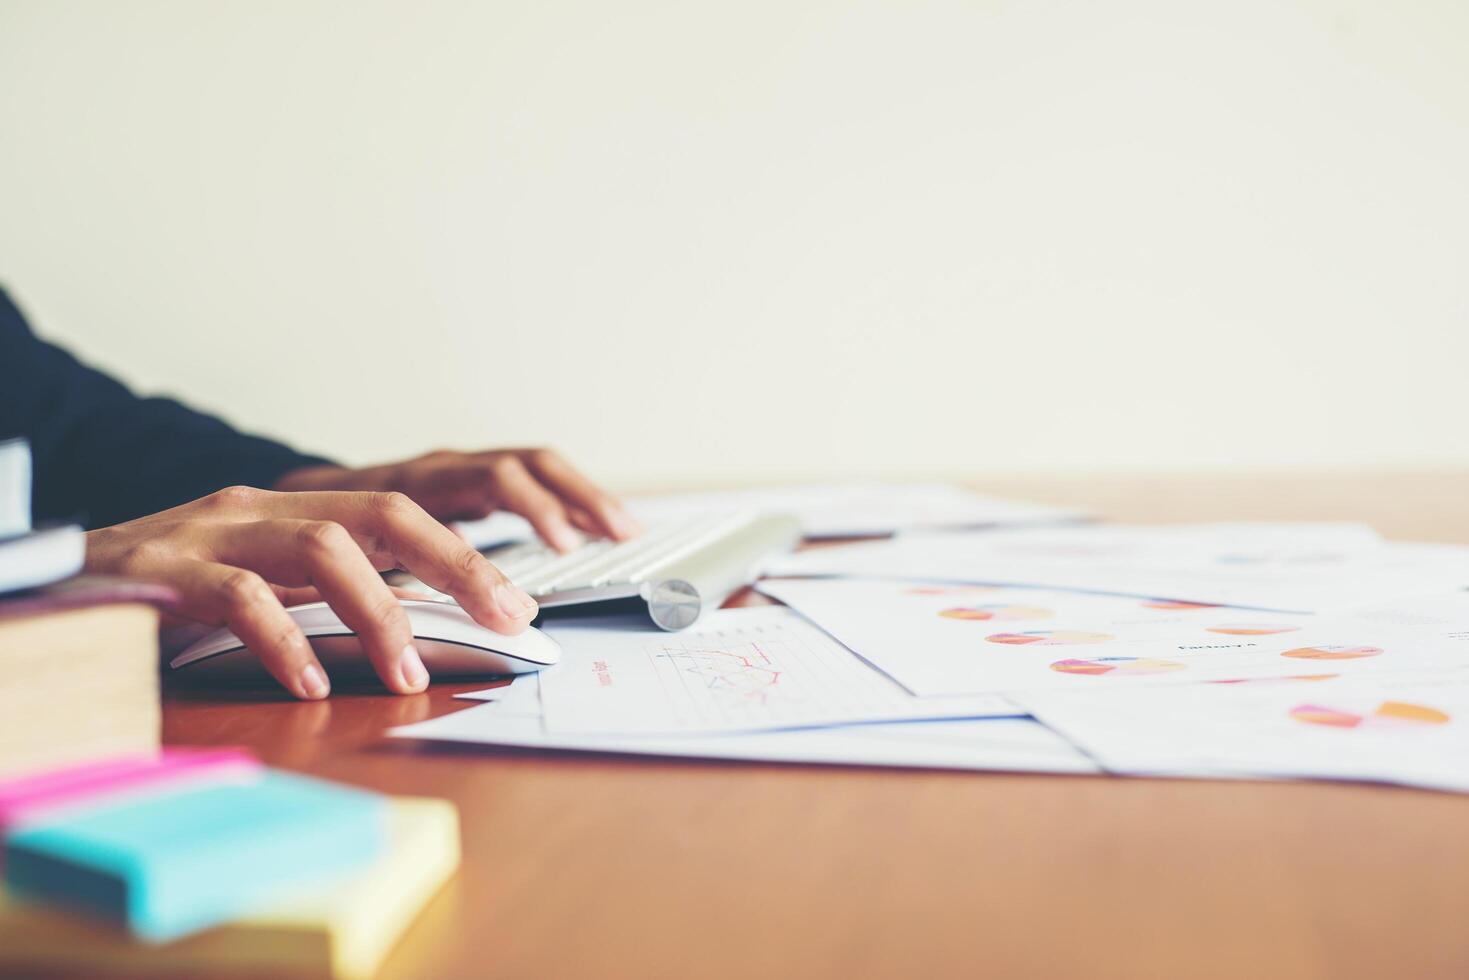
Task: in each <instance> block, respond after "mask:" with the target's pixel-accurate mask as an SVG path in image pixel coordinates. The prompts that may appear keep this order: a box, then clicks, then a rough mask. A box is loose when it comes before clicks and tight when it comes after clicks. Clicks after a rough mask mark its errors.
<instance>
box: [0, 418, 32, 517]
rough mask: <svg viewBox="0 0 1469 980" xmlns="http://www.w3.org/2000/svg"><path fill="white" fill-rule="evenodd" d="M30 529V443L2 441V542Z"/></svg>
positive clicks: (0, 460) (0, 466) (0, 458)
mask: <svg viewBox="0 0 1469 980" xmlns="http://www.w3.org/2000/svg"><path fill="white" fill-rule="evenodd" d="M30 529H31V447H30V443H28V442H26V441H25V440H24V439H0V541H3V540H4V539H6V538H9V537H13V536H15V535H17V534H24V533H25V532H27V531H29V530H30Z"/></svg>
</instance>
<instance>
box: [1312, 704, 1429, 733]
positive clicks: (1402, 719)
mask: <svg viewBox="0 0 1469 980" xmlns="http://www.w3.org/2000/svg"><path fill="white" fill-rule="evenodd" d="M1290 716H1291V717H1292V718H1294V719H1295V720H1296V721H1303V722H1306V723H1307V724H1308V725H1322V726H1325V727H1326V728H1364V727H1366V728H1389V727H1390V728H1427V727H1429V726H1432V725H1443V724H1447V723H1448V721H1449V716H1448V714H1447V713H1445V712H1443V711H1439V710H1438V709H1437V708H1430V707H1428V706H1427V705H1423V704H1409V703H1408V702H1406V701H1384V702H1382V703H1381V704H1379V705H1378V706H1377V707H1376V708H1375V709H1373V710H1372V711H1370V712H1367V713H1365V714H1362V713H1358V712H1355V711H1343V710H1342V709H1340V708H1328V707H1324V706H1322V705H1319V704H1301V705H1297V706H1296V707H1294V708H1292V709H1290Z"/></svg>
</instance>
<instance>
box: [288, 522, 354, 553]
mask: <svg viewBox="0 0 1469 980" xmlns="http://www.w3.org/2000/svg"><path fill="white" fill-rule="evenodd" d="M296 540H297V542H298V543H299V544H300V545H301V548H302V550H303V551H306V552H308V553H312V554H330V553H332V552H336V551H340V550H341V549H342V548H343V547H345V546H346V545H347V544H349V543H350V542H351V540H352V536H351V535H350V534H348V533H347V529H346V528H344V527H342V525H340V524H338V523H336V522H335V521H308V522H306V523H305V524H302V525H301V527H300V528H299V529H298V530H297V531H296Z"/></svg>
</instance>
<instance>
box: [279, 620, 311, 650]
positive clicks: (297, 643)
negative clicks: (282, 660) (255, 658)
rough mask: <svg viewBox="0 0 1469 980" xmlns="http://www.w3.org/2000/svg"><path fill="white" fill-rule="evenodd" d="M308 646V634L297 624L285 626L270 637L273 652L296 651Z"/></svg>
mask: <svg viewBox="0 0 1469 980" xmlns="http://www.w3.org/2000/svg"><path fill="white" fill-rule="evenodd" d="M305 647H306V636H305V634H303V633H302V632H301V630H300V628H299V627H297V626H294V625H292V626H283V627H281V628H280V629H279V630H278V631H276V633H275V634H274V635H273V636H272V637H271V638H270V649H271V651H272V652H282V653H288V654H289V653H295V652H298V651H302V650H304V649H305Z"/></svg>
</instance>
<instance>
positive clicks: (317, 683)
mask: <svg viewBox="0 0 1469 980" xmlns="http://www.w3.org/2000/svg"><path fill="white" fill-rule="evenodd" d="M301 690H302V691H303V692H304V693H305V695H306V696H307V697H308V698H310V699H311V700H313V701H320V700H321V699H322V698H324V697H326V696H327V695H328V694H330V693H331V692H332V686H331V685H330V684H329V683H327V679H326V675H325V674H323V673H322V672H321V668H320V667H318V666H316V664H307V665H306V669H305V670H303V671H301Z"/></svg>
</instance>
